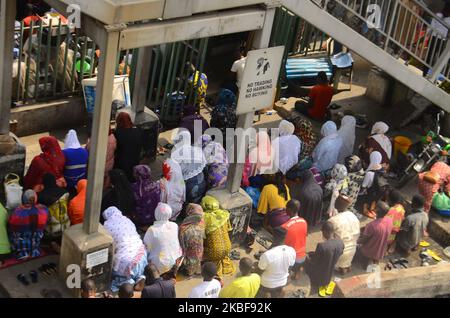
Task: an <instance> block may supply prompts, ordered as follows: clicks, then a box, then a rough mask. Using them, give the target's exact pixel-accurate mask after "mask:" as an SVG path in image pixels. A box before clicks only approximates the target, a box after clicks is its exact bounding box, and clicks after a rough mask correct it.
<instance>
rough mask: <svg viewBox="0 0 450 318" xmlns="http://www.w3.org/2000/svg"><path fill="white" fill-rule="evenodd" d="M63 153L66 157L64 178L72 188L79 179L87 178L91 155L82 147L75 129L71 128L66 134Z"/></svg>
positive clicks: (70, 188)
mask: <svg viewBox="0 0 450 318" xmlns="http://www.w3.org/2000/svg"><path fill="white" fill-rule="evenodd" d="M63 153H64V157H65V158H66V165H65V167H64V178H65V179H66V182H67V188H68V189H69V190H72V189H74V188H75V186H76V184H77V182H78V180H81V179H86V176H87V164H88V156H89V154H88V151H87V150H86V149H84V148H82V147H81V145H80V142H79V141H78V136H77V132H76V131H75V130H73V129H71V130H69V132H68V133H67V135H66V139H65V140H64V149H63Z"/></svg>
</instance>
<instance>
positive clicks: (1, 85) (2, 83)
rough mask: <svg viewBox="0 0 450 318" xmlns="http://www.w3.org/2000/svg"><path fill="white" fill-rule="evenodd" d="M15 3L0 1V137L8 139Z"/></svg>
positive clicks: (5, 0)
mask: <svg viewBox="0 0 450 318" xmlns="http://www.w3.org/2000/svg"><path fill="white" fill-rule="evenodd" d="M15 17H16V3H15V1H8V0H0V74H1V76H0V135H7V136H8V137H9V118H10V109H11V92H12V65H13V48H14V21H15Z"/></svg>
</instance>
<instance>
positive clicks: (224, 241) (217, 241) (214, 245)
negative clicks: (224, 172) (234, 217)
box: [201, 195, 235, 276]
mask: <svg viewBox="0 0 450 318" xmlns="http://www.w3.org/2000/svg"><path fill="white" fill-rule="evenodd" d="M201 205H202V208H203V211H204V213H205V214H204V218H205V235H206V239H205V243H204V244H205V245H204V250H203V258H204V260H205V261H209V262H213V263H214V264H216V266H217V274H218V275H219V276H223V275H231V274H233V273H234V270H235V269H234V266H233V262H232V261H231V260H230V258H229V254H230V252H231V240H230V236H229V234H228V232H229V231H231V223H230V212H228V211H226V210H221V209H220V205H219V201H217V199H216V198H213V197H211V196H208V195H207V196H205V197H204V198H203V199H202V203H201Z"/></svg>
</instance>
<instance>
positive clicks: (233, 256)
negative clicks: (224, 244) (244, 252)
mask: <svg viewBox="0 0 450 318" xmlns="http://www.w3.org/2000/svg"><path fill="white" fill-rule="evenodd" d="M230 258H231V259H232V260H235V261H238V260H240V259H241V253H240V252H239V251H238V250H232V251H231V252H230Z"/></svg>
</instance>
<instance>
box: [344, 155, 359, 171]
mask: <svg viewBox="0 0 450 318" xmlns="http://www.w3.org/2000/svg"><path fill="white" fill-rule="evenodd" d="M345 166H346V167H347V171H348V173H355V172H361V171H363V165H362V161H361V158H359V157H358V156H357V155H353V156H349V157H347V158H345Z"/></svg>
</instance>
